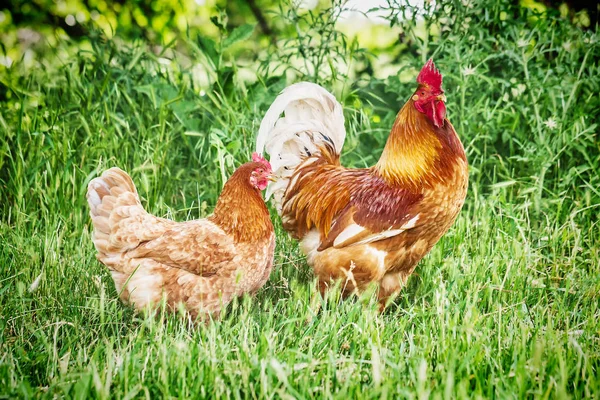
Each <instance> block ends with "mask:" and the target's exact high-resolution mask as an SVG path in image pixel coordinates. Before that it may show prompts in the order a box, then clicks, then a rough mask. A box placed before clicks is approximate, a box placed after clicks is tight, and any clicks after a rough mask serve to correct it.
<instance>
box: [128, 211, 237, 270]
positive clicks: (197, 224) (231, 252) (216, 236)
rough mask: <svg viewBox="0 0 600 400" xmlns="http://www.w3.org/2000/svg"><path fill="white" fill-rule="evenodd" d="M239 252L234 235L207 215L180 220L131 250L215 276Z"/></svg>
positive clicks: (140, 255) (162, 261)
mask: <svg viewBox="0 0 600 400" xmlns="http://www.w3.org/2000/svg"><path fill="white" fill-rule="evenodd" d="M236 254H237V250H236V247H235V244H234V241H233V238H232V237H231V236H230V235H227V234H226V233H225V232H224V231H223V230H222V229H221V228H219V227H218V226H217V225H215V224H214V223H213V222H211V221H209V220H206V219H203V220H196V221H189V222H182V223H178V224H176V225H175V226H173V227H172V228H171V229H170V230H168V231H166V232H165V233H163V234H162V235H161V236H159V237H157V238H156V239H153V240H150V241H148V242H145V243H142V244H141V245H140V246H139V247H137V248H136V249H134V250H131V251H130V252H129V253H128V257H131V258H150V259H152V260H154V261H156V262H159V263H161V264H164V265H167V266H170V267H173V268H181V269H184V270H186V271H188V272H192V273H194V274H197V275H202V276H211V275H214V274H217V273H218V272H219V271H220V270H222V269H223V268H224V267H225V266H227V265H228V263H231V261H232V260H233V259H234V257H235V256H236Z"/></svg>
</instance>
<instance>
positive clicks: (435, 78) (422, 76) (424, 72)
mask: <svg viewBox="0 0 600 400" xmlns="http://www.w3.org/2000/svg"><path fill="white" fill-rule="evenodd" d="M417 83H420V84H423V85H429V86H430V87H431V88H432V89H436V90H442V74H440V71H438V69H437V68H436V67H435V65H434V64H433V60H432V59H431V58H430V59H429V60H428V61H427V62H426V63H425V65H424V66H423V68H422V69H421V72H419V76H417Z"/></svg>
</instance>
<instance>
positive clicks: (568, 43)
mask: <svg viewBox="0 0 600 400" xmlns="http://www.w3.org/2000/svg"><path fill="white" fill-rule="evenodd" d="M562 47H563V49H565V51H568V52H570V51H571V50H573V43H571V41H570V40H567V41H566V42H564V43H563V45H562Z"/></svg>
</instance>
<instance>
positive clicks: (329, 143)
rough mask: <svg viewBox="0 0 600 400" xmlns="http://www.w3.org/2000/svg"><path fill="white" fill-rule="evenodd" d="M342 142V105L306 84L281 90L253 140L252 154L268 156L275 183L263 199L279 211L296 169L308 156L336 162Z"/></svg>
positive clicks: (325, 92) (327, 93) (320, 88)
mask: <svg viewBox="0 0 600 400" xmlns="http://www.w3.org/2000/svg"><path fill="white" fill-rule="evenodd" d="M282 113H283V116H282V115H281V114H282ZM345 139H346V130H345V129H344V115H343V112H342V105H341V104H340V103H339V102H338V101H337V100H336V99H335V97H334V96H333V95H332V94H331V93H329V92H328V91H327V90H325V89H323V88H322V87H321V86H319V85H316V84H314V83H309V82H301V83H296V84H294V85H291V86H289V87H287V88H286V89H284V90H283V91H282V92H281V94H280V95H279V96H277V98H276V99H275V101H274V102H273V104H272V105H271V107H270V108H269V110H268V111H267V113H266V114H265V116H264V118H263V120H262V122H261V124H260V130H259V131H258V137H257V138H256V151H257V152H258V153H259V154H261V153H263V152H266V153H267V154H269V156H270V163H271V167H272V168H273V176H274V177H275V179H276V182H274V183H272V184H271V185H269V188H268V189H267V193H266V197H267V199H268V198H269V197H270V196H271V195H273V198H274V200H275V203H276V205H277V209H278V210H281V201H282V198H283V195H284V193H285V190H286V188H287V186H288V184H289V181H290V178H291V176H292V174H293V173H294V171H295V170H296V168H297V167H298V166H299V165H300V164H301V163H302V162H303V161H304V160H305V159H306V158H307V157H310V156H320V155H321V156H325V157H328V158H329V159H331V160H334V159H338V157H339V154H340V152H341V150H342V146H343V145H344V140H345ZM324 153H326V154H324Z"/></svg>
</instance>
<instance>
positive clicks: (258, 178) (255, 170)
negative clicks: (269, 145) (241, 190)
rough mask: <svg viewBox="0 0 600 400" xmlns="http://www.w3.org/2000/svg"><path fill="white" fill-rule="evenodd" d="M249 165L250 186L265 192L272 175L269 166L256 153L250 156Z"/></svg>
mask: <svg viewBox="0 0 600 400" xmlns="http://www.w3.org/2000/svg"><path fill="white" fill-rule="evenodd" d="M250 164H251V172H250V184H251V185H252V186H253V187H255V188H257V189H258V190H265V188H266V187H267V185H268V184H269V180H270V178H271V174H272V173H273V171H272V169H271V164H270V163H269V162H268V161H267V160H265V159H264V158H263V157H262V156H261V155H260V154H258V153H254V154H252V163H250Z"/></svg>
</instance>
